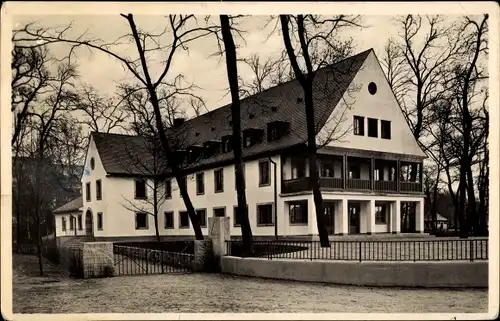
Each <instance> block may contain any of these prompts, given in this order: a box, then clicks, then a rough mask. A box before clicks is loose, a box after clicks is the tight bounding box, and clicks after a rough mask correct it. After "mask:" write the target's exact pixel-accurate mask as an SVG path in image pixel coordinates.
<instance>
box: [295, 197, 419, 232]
mask: <svg viewBox="0 0 500 321" xmlns="http://www.w3.org/2000/svg"><path fill="white" fill-rule="evenodd" d="M308 196H310V197H308V198H306V199H301V200H293V201H289V202H288V201H285V209H286V211H285V212H286V214H288V215H289V216H290V219H289V222H290V225H289V228H288V231H287V233H285V234H288V235H294V234H295V233H296V232H298V230H297V229H298V228H300V232H301V233H299V234H300V235H304V234H308V235H313V236H314V235H318V228H317V223H316V222H317V221H316V208H315V205H314V201H313V198H312V195H308ZM323 208H324V213H325V224H326V228H327V231H328V234H329V235H331V236H333V235H371V234H388V233H391V234H400V233H417V234H421V233H424V200H423V199H411V200H400V199H390V198H385V199H384V198H381V199H367V198H363V197H349V198H333V197H332V198H328V197H325V198H324V200H323ZM298 217H301V218H300V219H298Z"/></svg>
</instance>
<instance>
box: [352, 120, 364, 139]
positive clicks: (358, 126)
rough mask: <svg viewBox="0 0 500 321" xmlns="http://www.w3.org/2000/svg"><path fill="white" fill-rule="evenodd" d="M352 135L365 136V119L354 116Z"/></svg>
mask: <svg viewBox="0 0 500 321" xmlns="http://www.w3.org/2000/svg"><path fill="white" fill-rule="evenodd" d="M354 135H358V136H364V135H365V117H361V116H354Z"/></svg>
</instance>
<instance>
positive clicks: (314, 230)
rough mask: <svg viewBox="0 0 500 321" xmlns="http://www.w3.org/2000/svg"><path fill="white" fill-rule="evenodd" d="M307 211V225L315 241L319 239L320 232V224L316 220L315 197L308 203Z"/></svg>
mask: <svg viewBox="0 0 500 321" xmlns="http://www.w3.org/2000/svg"><path fill="white" fill-rule="evenodd" d="M307 211H308V213H309V217H308V223H307V226H308V230H309V235H311V236H312V238H313V239H314V238H318V235H319V232H318V223H317V220H316V205H315V204H314V197H313V196H312V195H311V197H310V198H309V200H308V201H307Z"/></svg>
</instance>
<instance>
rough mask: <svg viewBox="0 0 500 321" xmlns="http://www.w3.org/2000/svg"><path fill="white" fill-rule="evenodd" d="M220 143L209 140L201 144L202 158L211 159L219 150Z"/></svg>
mask: <svg viewBox="0 0 500 321" xmlns="http://www.w3.org/2000/svg"><path fill="white" fill-rule="evenodd" d="M220 145H221V143H220V142H219V141H216V140H209V141H207V142H205V143H203V156H205V157H211V156H213V155H214V154H216V153H217V152H218V151H219V150H220Z"/></svg>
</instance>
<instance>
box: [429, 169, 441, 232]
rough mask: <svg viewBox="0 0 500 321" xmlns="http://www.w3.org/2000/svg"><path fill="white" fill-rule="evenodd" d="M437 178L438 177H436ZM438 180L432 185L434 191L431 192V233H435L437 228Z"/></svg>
mask: <svg viewBox="0 0 500 321" xmlns="http://www.w3.org/2000/svg"><path fill="white" fill-rule="evenodd" d="M438 178H439V176H438ZM437 182H439V180H437V179H436V184H435V185H434V190H433V191H432V203H431V216H432V232H433V233H434V234H435V233H436V228H437V226H436V225H437V199H438V195H439V193H438V183H437Z"/></svg>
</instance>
